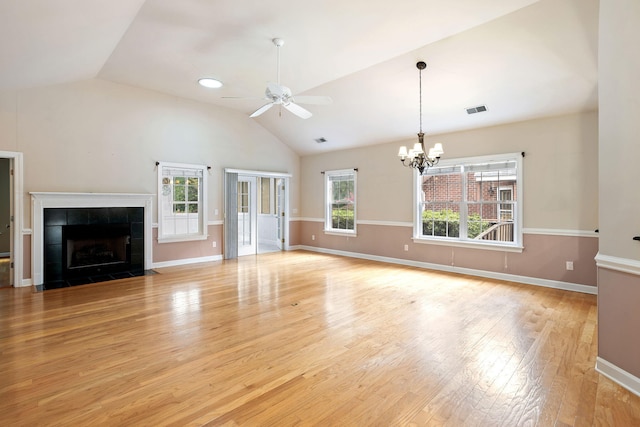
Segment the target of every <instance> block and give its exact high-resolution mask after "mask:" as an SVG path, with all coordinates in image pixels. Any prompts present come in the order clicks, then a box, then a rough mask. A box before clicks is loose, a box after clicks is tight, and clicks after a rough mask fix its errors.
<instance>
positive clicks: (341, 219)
mask: <svg viewBox="0 0 640 427" xmlns="http://www.w3.org/2000/svg"><path fill="white" fill-rule="evenodd" d="M324 188H325V191H324V192H325V214H324V218H325V219H324V230H325V232H330V233H344V234H355V232H356V171H355V170H354V169H344V170H335V171H326V172H325V173H324Z"/></svg>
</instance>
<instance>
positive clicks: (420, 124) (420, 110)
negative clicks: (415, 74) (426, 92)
mask: <svg viewBox="0 0 640 427" xmlns="http://www.w3.org/2000/svg"><path fill="white" fill-rule="evenodd" d="M420 133H422V70H420Z"/></svg>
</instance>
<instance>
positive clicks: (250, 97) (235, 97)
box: [220, 96, 265, 101]
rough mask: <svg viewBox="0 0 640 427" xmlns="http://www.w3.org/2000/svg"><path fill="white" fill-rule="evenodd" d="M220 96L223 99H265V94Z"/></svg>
mask: <svg viewBox="0 0 640 427" xmlns="http://www.w3.org/2000/svg"><path fill="white" fill-rule="evenodd" d="M220 98H222V99H252V100H253V99H261V100H263V101H264V100H265V97H264V96H260V97H258V96H221V97H220Z"/></svg>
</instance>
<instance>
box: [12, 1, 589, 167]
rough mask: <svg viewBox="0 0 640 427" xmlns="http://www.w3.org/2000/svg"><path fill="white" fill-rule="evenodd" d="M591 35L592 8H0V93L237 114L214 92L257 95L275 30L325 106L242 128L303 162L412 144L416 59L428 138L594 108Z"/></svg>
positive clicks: (424, 4)
mask: <svg viewBox="0 0 640 427" xmlns="http://www.w3.org/2000/svg"><path fill="white" fill-rule="evenodd" d="M597 30H598V0H539V1H537V0H483V1H477V0H450V1H446V2H445V1H442V0H395V1H389V0H315V1H300V0H271V1H258V0H253V1H251V0H244V1H239V0H181V1H175V0H110V1H108V2H107V1H104V0H57V1H55V2H51V1H50V0H29V1H24V0H3V1H2V3H0V61H1V64H0V90H2V89H9V90H11V89H21V88H31V87H38V86H43V85H50V84H57V83H64V82H70V81H74V80H80V79H88V78H100V79H104V80H109V81H113V82H118V83H123V84H127V85H132V86H138V87H143V88H147V89H151V90H156V91H161V92H166V93H169V94H172V95H177V96H180V97H184V98H190V99H194V100H198V101H201V102H205V103H211V104H216V105H219V106H223V107H226V108H232V109H236V110H239V111H242V112H243V113H246V114H247V115H249V114H250V113H251V112H253V111H254V110H255V109H257V108H258V107H259V106H261V105H262V104H263V103H264V102H263V101H261V100H256V99H253V100H239V99H226V98H223V97H228V96H231V97H238V96H239V97H260V96H262V94H263V93H264V89H265V86H266V83H267V82H269V81H275V80H276V47H275V46H274V45H273V44H272V42H271V39H273V38H274V37H280V38H283V39H284V40H285V45H284V46H283V47H282V50H281V62H282V64H281V69H282V71H281V82H282V83H283V84H284V85H286V86H288V87H290V88H291V89H292V91H293V93H294V94H304V95H328V96H331V97H332V98H333V100H334V102H333V104H332V105H328V106H315V105H309V106H305V108H307V109H309V110H310V111H311V112H312V113H313V117H311V118H310V119H308V120H302V119H300V118H298V117H296V116H293V115H292V114H291V113H289V112H288V111H286V110H283V111H282V112H281V114H279V111H278V108H272V109H271V110H269V111H267V112H266V113H265V114H263V115H262V116H260V117H258V118H256V119H255V120H256V121H257V122H258V123H260V124H261V125H262V126H264V127H265V128H266V129H268V130H269V131H270V132H271V133H273V134H274V135H275V136H277V137H278V138H280V139H281V140H282V141H283V142H285V143H286V144H288V145H289V146H291V147H292V148H293V149H294V150H295V151H296V152H298V153H299V154H301V155H304V154H310V153H315V152H322V151H329V150H338V149H343V148H350V147H357V146H363V145H368V144H378V143H384V142H390V141H399V140H406V139H413V138H414V136H415V133H416V132H417V131H418V127H419V113H418V110H419V108H418V70H417V68H416V66H415V64H416V62H417V61H419V60H424V61H425V62H426V63H427V64H428V66H427V69H426V70H425V71H424V72H423V112H424V119H423V122H424V126H423V127H424V131H425V133H426V134H427V135H433V134H438V133H444V132H450V131H456V130H463V129H471V128H477V127H483V126H490V125H495V124H501V123H507V122H512V121H519V120H527V119H531V118H537V117H544V116H552V115H557V114H564V113H570V112H578V111H587V110H595V109H597ZM205 76H207V77H215V78H218V79H220V80H222V81H223V82H224V84H225V85H224V87H223V88H222V89H205V88H202V87H200V86H199V85H198V84H197V80H198V78H200V77H205ZM480 104H486V106H487V108H488V111H487V112H485V113H480V114H476V115H467V114H466V111H465V109H466V108H467V107H473V106H476V105H480ZM319 137H324V138H326V139H327V142H325V143H324V144H317V143H316V142H315V141H314V139H315V138H319ZM427 140H428V139H427ZM445 150H446V147H445Z"/></svg>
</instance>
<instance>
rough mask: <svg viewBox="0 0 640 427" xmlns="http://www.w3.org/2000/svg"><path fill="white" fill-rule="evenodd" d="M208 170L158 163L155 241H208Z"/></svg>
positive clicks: (201, 166)
mask: <svg viewBox="0 0 640 427" xmlns="http://www.w3.org/2000/svg"><path fill="white" fill-rule="evenodd" d="M206 172H207V167H206V166H203V165H189V164H181V163H166V162H160V163H159V164H158V242H167V241H172V242H175V241H183V240H204V239H206V238H207V215H206V203H205V195H206V193H207V192H206V189H207V185H206V184H207V182H206V177H207V173H206Z"/></svg>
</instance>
